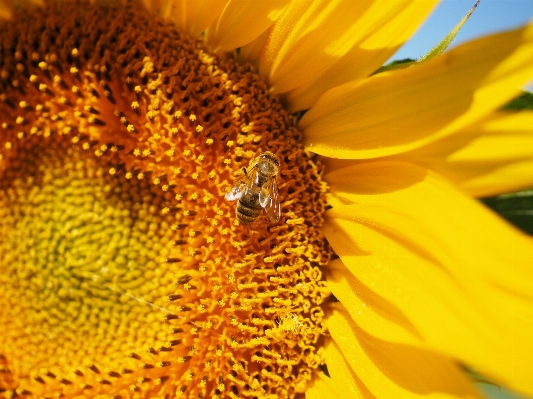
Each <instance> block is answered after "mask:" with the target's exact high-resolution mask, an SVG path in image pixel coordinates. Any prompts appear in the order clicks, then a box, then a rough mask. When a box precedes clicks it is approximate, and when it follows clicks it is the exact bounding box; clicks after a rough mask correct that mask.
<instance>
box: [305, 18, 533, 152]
mask: <svg viewBox="0 0 533 399" xmlns="http://www.w3.org/2000/svg"><path fill="white" fill-rule="evenodd" d="M480 60H483V61H482V62H480ZM532 77H533V24H532V25H530V26H526V27H524V28H521V29H517V30H513V31H509V32H504V33H500V34H496V35H492V36H488V37H484V38H481V39H478V40H475V41H473V42H470V43H466V44H464V45H462V46H459V47H457V48H455V49H453V50H451V51H449V52H447V53H445V54H443V55H442V56H438V57H435V58H434V59H432V60H430V61H427V62H424V63H420V64H417V65H416V66H413V67H411V68H407V69H404V70H400V71H391V72H386V73H382V74H378V75H375V76H372V77H370V78H368V79H366V80H364V81H362V82H359V83H353V84H352V83H348V84H345V85H343V86H340V87H337V88H334V89H331V90H329V91H328V92H326V93H325V94H324V95H323V96H322V97H320V99H319V100H318V102H317V103H316V104H315V105H314V106H313V108H311V109H310V110H309V111H308V112H307V113H306V114H305V115H304V116H303V118H302V120H301V122H300V128H301V129H302V130H303V132H304V141H305V144H306V145H307V147H308V149H309V150H311V151H313V152H315V153H317V154H321V155H326V156H328V157H333V158H344V159H367V158H375V157H383V156H387V155H393V154H397V153H401V152H404V151H408V150H412V149H414V148H418V147H420V146H422V145H424V144H427V143H429V142H431V141H435V140H437V139H439V138H442V137H445V136H447V135H449V134H451V133H454V132H456V131H458V130H459V129H462V128H464V127H466V126H468V125H469V124H471V123H473V122H475V121H477V120H479V119H481V118H483V117H484V116H486V115H488V114H490V113H491V112H492V111H493V110H495V109H496V108H498V107H499V106H501V105H502V104H503V103H505V102H507V101H508V100H510V99H511V98H513V97H515V96H516V95H517V93H518V91H519V89H520V87H521V86H523V85H524V84H526V83H527V82H528V81H529V80H530V79H531V78H532Z"/></svg>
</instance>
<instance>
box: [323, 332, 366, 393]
mask: <svg viewBox="0 0 533 399" xmlns="http://www.w3.org/2000/svg"><path fill="white" fill-rule="evenodd" d="M324 355H325V357H326V366H327V368H328V373H329V375H330V378H329V381H328V380H325V381H326V383H329V385H331V386H332V389H334V390H335V391H336V392H337V394H338V396H339V397H340V398H347V399H351V398H365V399H370V398H374V397H375V396H374V395H372V393H371V392H370V391H369V390H368V388H367V387H366V386H365V385H364V384H363V383H362V381H361V379H360V378H359V377H358V376H357V374H356V373H355V372H354V371H353V370H352V369H351V367H350V365H349V364H348V361H347V360H346V359H345V358H344V356H343V354H342V352H341V351H340V350H339V347H338V346H337V344H336V343H335V342H334V341H333V340H328V342H327V343H326V345H325V348H324ZM322 379H323V380H324V378H322Z"/></svg>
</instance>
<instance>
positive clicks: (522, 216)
mask: <svg viewBox="0 0 533 399" xmlns="http://www.w3.org/2000/svg"><path fill="white" fill-rule="evenodd" d="M481 202H483V203H484V204H485V205H487V206H488V207H489V208H491V209H492V210H494V211H495V212H497V213H498V214H500V215H501V216H502V217H504V218H505V219H507V220H508V221H509V222H511V223H512V224H514V225H515V226H516V227H518V228H519V229H521V230H523V231H525V232H526V233H528V234H531V235H533V189H531V190H525V191H519V192H516V193H512V194H504V195H499V196H497V197H491V198H483V199H481Z"/></svg>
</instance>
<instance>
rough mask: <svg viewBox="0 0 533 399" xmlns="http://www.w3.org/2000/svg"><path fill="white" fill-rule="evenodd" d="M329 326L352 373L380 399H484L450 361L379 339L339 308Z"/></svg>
mask: <svg viewBox="0 0 533 399" xmlns="http://www.w3.org/2000/svg"><path fill="white" fill-rule="evenodd" d="M327 325H328V329H329V331H330V333H331V336H332V337H333V339H334V340H335V343H336V344H337V345H338V347H339V349H340V351H341V352H342V354H343V355H344V358H345V359H346V360H347V362H348V364H349V365H350V367H351V368H352V370H353V371H354V372H355V373H356V374H357V376H358V377H359V378H360V379H361V381H362V382H363V384H365V386H366V387H368V389H369V391H370V392H372V394H373V395H374V396H375V397H377V398H421V397H424V398H450V399H451V398H455V399H457V398H480V397H481V396H480V394H479V393H478V392H477V391H476V390H475V389H474V387H473V386H472V384H471V383H470V382H469V381H468V380H467V378H466V377H465V375H464V374H463V372H461V371H460V370H459V368H458V367H457V365H456V364H455V363H454V362H453V361H452V360H451V359H449V358H446V357H444V356H441V355H439V354H436V353H434V352H431V351H429V350H427V349H423V348H420V347H416V346H410V345H404V344H397V343H392V342H387V341H383V340H380V339H377V338H375V337H373V336H372V335H370V334H368V333H366V332H365V331H363V330H362V329H361V328H360V327H359V326H358V325H357V324H356V323H355V322H354V321H353V320H352V319H351V317H350V316H349V314H348V312H347V311H346V309H345V308H344V307H343V306H342V305H340V304H335V306H334V311H333V313H332V315H331V316H330V317H328V319H327ZM328 349H329V348H327V349H326V351H325V354H326V362H327V364H328V369H329V361H328V355H329V354H330V353H331V349H330V350H328ZM332 376H333V373H332Z"/></svg>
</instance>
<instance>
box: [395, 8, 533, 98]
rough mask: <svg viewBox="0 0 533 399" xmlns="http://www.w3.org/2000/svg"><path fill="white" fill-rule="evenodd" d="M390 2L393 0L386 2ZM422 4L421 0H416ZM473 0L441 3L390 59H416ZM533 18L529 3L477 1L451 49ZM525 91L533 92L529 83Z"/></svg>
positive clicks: (436, 41)
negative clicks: (475, 7)
mask: <svg viewBox="0 0 533 399" xmlns="http://www.w3.org/2000/svg"><path fill="white" fill-rule="evenodd" d="M390 1H394V0H390ZM419 1H424V0H419ZM475 2H476V1H475V0H443V1H442V3H441V4H440V5H439V6H438V8H437V9H436V10H435V11H434V12H433V15H432V16H431V17H430V18H429V19H428V20H427V21H426V22H425V24H424V25H423V26H422V27H421V28H420V29H419V30H418V32H417V33H416V34H415V36H414V37H413V38H411V40H410V41H409V42H408V43H406V44H405V45H404V46H403V47H402V48H401V49H400V50H399V51H398V52H397V53H396V54H395V55H394V57H392V59H402V58H419V57H421V56H422V55H424V54H425V53H426V52H427V51H429V50H430V49H431V48H432V47H433V46H434V45H436V44H437V43H438V42H439V41H440V40H441V39H442V38H443V37H444V36H446V34H448V32H449V31H450V30H451V29H452V28H453V27H454V26H455V25H456V24H457V23H458V22H459V21H460V20H461V18H463V17H464V16H465V15H466V13H467V12H468V10H470V8H471V7H472V6H473V5H474V3H475ZM531 19H533V0H481V2H480V4H479V6H478V7H477V9H476V10H475V11H474V14H472V16H471V17H470V19H469V20H468V21H467V22H466V24H465V26H463V28H462V29H461V31H460V32H459V34H458V35H457V36H456V38H455V41H454V42H453V43H452V47H453V46H456V45H458V44H460V43H463V42H465V41H468V40H471V39H473V38H476V37H479V36H482V35H486V34H490V33H494V32H498V31H501V30H505V29H512V28H515V27H518V26H521V25H524V24H525V23H527V22H528V21H529V20H531ZM531 83H532V84H530V85H529V87H528V89H529V90H532V89H533V82H531Z"/></svg>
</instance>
